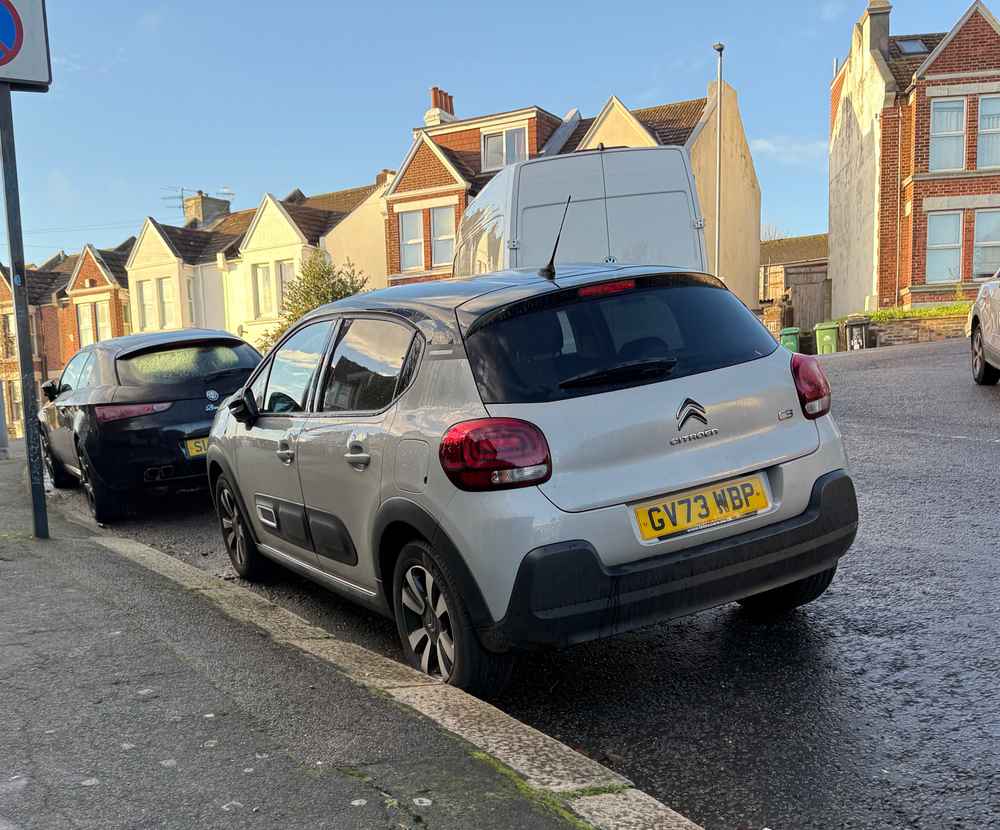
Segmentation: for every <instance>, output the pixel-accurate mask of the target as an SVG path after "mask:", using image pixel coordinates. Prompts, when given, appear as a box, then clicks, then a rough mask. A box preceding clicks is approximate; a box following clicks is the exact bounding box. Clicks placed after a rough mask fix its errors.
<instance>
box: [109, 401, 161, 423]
mask: <svg viewBox="0 0 1000 830" xmlns="http://www.w3.org/2000/svg"><path fill="white" fill-rule="evenodd" d="M172 406H173V404H172V403H126V404H108V405H105V406H95V407H94V414H95V415H97V421H98V423H101V424H107V423H110V422H111V421H124V420H125V419H126V418H139V417H140V416H142V415H155V414H156V413H157V412H166V411H167V410H168V409H170V407H172Z"/></svg>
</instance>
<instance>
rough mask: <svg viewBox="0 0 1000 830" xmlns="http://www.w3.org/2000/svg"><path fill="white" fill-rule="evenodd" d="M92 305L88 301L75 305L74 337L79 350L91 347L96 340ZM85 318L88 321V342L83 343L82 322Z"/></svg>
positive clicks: (95, 321) (95, 322)
mask: <svg viewBox="0 0 1000 830" xmlns="http://www.w3.org/2000/svg"><path fill="white" fill-rule="evenodd" d="M94 305H95V304H94V303H93V302H92V301H90V300H87V301H86V302H82V303H76V337H77V343H78V344H79V347H80V348H81V349H83V348H86V347H87V346H93V345H94V344H95V343H96V342H97V340H98V337H97V320H96V318H95V316H94ZM84 317H86V318H87V319H88V320H89V321H90V340H88V341H87V342H86V343H84V342H83V320H84Z"/></svg>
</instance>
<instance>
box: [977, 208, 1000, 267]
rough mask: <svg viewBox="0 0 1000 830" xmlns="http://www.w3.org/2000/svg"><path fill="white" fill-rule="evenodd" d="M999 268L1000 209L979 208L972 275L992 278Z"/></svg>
mask: <svg viewBox="0 0 1000 830" xmlns="http://www.w3.org/2000/svg"><path fill="white" fill-rule="evenodd" d="M998 270H1000V210H977V211H976V247H975V249H974V253H973V256H972V277H973V279H977V280H986V279H990V278H991V277H992V276H993V275H994V274H995V273H996V272H997V271H998Z"/></svg>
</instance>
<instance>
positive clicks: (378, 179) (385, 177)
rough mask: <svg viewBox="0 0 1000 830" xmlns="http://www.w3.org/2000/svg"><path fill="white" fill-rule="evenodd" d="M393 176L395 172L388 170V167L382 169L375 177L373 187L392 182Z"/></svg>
mask: <svg viewBox="0 0 1000 830" xmlns="http://www.w3.org/2000/svg"><path fill="white" fill-rule="evenodd" d="M395 175H396V171H395V170H390V169H389V168H388V167H383V168H382V169H381V170H379V171H378V173H377V174H376V175H375V187H381V186H382V185H384V184H385V183H386V182H389V181H392V179H393V177H394V176H395Z"/></svg>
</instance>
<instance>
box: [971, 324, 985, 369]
mask: <svg viewBox="0 0 1000 830" xmlns="http://www.w3.org/2000/svg"><path fill="white" fill-rule="evenodd" d="M985 359H986V358H985V357H984V356H983V333H982V331H981V330H980V329H976V332H975V334H973V335H972V374H973V375H974V376H975V377H976V378H978V377H979V376H980V375H981V374H982V373H983V361H984V360H985Z"/></svg>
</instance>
